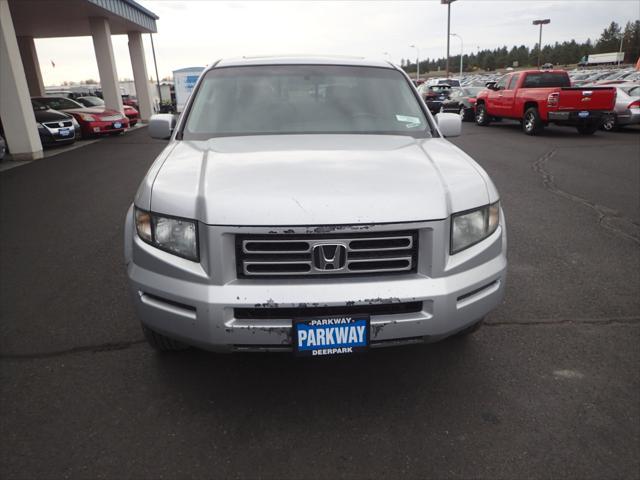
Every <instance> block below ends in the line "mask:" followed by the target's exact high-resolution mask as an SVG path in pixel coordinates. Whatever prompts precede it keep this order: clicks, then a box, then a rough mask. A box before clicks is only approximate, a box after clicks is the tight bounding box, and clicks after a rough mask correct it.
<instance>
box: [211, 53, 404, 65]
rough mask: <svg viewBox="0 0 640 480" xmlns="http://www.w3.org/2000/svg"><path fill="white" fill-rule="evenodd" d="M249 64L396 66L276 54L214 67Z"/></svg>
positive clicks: (231, 60) (359, 59) (360, 59)
mask: <svg viewBox="0 0 640 480" xmlns="http://www.w3.org/2000/svg"><path fill="white" fill-rule="evenodd" d="M249 65H347V66H356V67H378V68H396V67H394V66H393V64H391V63H390V62H387V61H384V60H374V59H370V58H365V57H348V56H329V55H274V56H256V57H237V58H229V59H223V60H220V61H218V62H217V63H216V64H215V67H214V68H218V67H237V66H249Z"/></svg>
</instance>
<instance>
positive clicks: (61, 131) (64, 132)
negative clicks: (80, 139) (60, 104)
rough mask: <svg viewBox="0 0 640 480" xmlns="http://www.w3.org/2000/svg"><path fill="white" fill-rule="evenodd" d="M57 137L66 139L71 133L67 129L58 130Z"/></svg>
mask: <svg viewBox="0 0 640 480" xmlns="http://www.w3.org/2000/svg"><path fill="white" fill-rule="evenodd" d="M58 135H60V136H61V137H68V136H69V135H71V131H70V130H69V129H68V128H59V129H58Z"/></svg>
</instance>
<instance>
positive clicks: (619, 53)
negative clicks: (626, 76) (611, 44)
mask: <svg viewBox="0 0 640 480" xmlns="http://www.w3.org/2000/svg"><path fill="white" fill-rule="evenodd" d="M623 42H624V32H622V33H621V36H620V51H619V52H618V66H620V57H621V56H622V43H623ZM623 60H624V59H623Z"/></svg>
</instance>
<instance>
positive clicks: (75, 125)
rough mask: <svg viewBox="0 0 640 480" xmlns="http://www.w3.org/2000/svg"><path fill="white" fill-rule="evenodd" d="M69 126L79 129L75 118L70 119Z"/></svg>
mask: <svg viewBox="0 0 640 480" xmlns="http://www.w3.org/2000/svg"><path fill="white" fill-rule="evenodd" d="M71 125H73V128H80V124H79V123H78V121H77V120H76V119H75V117H71Z"/></svg>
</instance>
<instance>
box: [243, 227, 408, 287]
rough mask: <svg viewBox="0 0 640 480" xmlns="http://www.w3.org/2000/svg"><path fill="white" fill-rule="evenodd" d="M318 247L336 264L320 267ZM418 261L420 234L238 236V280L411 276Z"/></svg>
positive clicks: (325, 264) (324, 264) (330, 263)
mask: <svg viewBox="0 0 640 480" xmlns="http://www.w3.org/2000/svg"><path fill="white" fill-rule="evenodd" d="M317 247H321V249H324V248H325V247H327V248H328V250H326V251H327V252H329V255H330V256H331V258H334V257H335V255H338V258H337V260H336V262H333V263H332V262H326V259H325V262H320V261H319V260H318V258H319V255H320V253H318V248H317ZM322 251H323V252H324V250H322ZM322 254H324V253H322ZM343 257H344V258H343ZM417 261H418V234H417V231H408V232H380V233H370V234H358V233H354V234H343V235H337V234H334V235H280V234H270V235H238V236H236V265H237V271H238V277H239V278H252V277H262V278H264V277H307V276H314V275H316V276H317V275H334V276H338V275H364V274H371V273H385V274H387V273H407V272H411V271H415V270H416V266H417ZM327 263H329V265H327ZM329 267H330V268H329Z"/></svg>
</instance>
